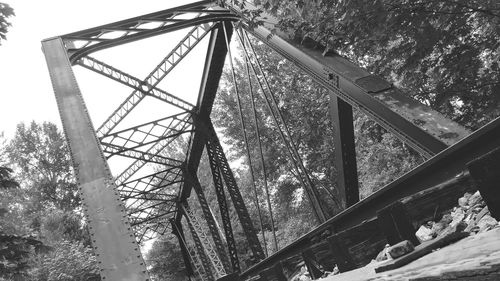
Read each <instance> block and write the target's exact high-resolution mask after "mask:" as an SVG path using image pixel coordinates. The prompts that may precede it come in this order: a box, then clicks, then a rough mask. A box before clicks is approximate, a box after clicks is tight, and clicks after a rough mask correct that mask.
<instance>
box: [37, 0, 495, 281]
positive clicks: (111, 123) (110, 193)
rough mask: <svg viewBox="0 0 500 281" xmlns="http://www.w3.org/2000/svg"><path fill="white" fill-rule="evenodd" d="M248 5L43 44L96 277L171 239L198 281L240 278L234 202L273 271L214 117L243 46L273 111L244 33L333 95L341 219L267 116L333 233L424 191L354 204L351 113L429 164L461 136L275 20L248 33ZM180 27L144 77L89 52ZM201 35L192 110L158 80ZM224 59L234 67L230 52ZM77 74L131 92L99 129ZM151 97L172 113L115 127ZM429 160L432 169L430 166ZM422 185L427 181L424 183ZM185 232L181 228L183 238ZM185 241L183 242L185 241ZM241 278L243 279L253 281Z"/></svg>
mask: <svg viewBox="0 0 500 281" xmlns="http://www.w3.org/2000/svg"><path fill="white" fill-rule="evenodd" d="M255 9H256V8H255V7H253V6H252V5H250V4H246V5H245V7H241V6H239V5H233V4H231V3H225V2H224V1H201V2H196V3H191V4H188V5H184V6H180V7H176V8H172V9H167V10H164V11H159V12H155V13H151V14H147V15H142V16H138V17H134V18H131V19H127V20H122V21H119V22H115V23H111V24H106V25H102V26H99V27H94V28H90V29H86V30H82V31H78V32H74V33H70V34H66V35H62V36H59V37H54V38H50V39H46V40H44V41H43V42H42V47H43V52H44V54H45V57H46V61H47V64H48V68H49V72H50V77H51V80H52V84H53V88H54V92H55V95H56V100H57V104H58V108H59V111H60V115H61V119H62V123H63V127H64V131H65V134H66V137H67V139H68V142H69V145H70V148H71V153H72V159H73V161H74V164H75V168H76V172H77V178H78V182H79V185H80V195H81V197H82V198H83V204H84V205H83V206H84V211H85V214H86V217H87V220H88V223H89V228H90V230H91V233H92V242H93V247H94V249H95V253H96V255H97V258H98V261H99V265H100V268H101V276H102V278H103V279H105V280H148V275H147V271H146V266H145V265H144V262H143V260H142V257H141V254H140V251H139V246H138V242H141V241H144V240H147V239H150V238H153V237H156V236H158V235H162V234H164V233H166V232H167V231H171V232H172V233H173V234H174V235H175V236H176V237H177V238H178V242H179V245H180V248H181V251H182V254H183V259H184V262H185V264H186V268H187V270H188V272H189V273H190V274H193V275H195V276H197V277H198V278H200V279H201V280H214V279H218V278H222V277H224V276H231V274H232V273H234V274H240V273H241V266H240V263H239V259H238V256H237V252H236V243H235V240H234V237H233V231H232V227H233V226H232V225H231V221H230V218H229V206H230V205H231V206H234V209H235V211H236V214H237V216H238V219H239V222H240V223H241V227H242V229H243V230H244V234H245V237H246V239H247V242H248V245H249V248H250V249H251V252H252V254H253V258H254V262H255V263H257V262H259V261H262V260H270V261H273V264H274V263H275V261H276V259H278V258H277V257H276V255H273V256H270V257H267V258H266V249H265V248H264V249H263V247H262V246H261V244H260V242H259V239H258V237H257V231H256V229H255V228H254V226H253V222H252V220H251V218H250V215H249V213H248V210H247V208H246V206H245V202H244V200H243V197H242V195H241V193H240V190H239V188H238V185H237V181H236V179H235V176H234V174H233V172H232V171H231V168H230V166H229V163H228V159H227V157H226V154H225V152H224V149H223V147H222V146H221V143H220V140H219V138H218V134H217V132H216V130H215V129H214V126H213V124H212V122H211V119H210V114H211V111H212V106H213V104H214V99H215V97H216V93H217V88H218V84H219V80H220V78H221V74H222V71H223V67H224V62H225V60H227V58H226V56H228V54H229V55H230V49H229V48H228V47H229V43H230V41H231V40H237V41H239V42H240V43H241V46H242V49H243V50H244V52H243V59H244V60H245V61H246V62H247V63H248V65H249V66H250V67H249V68H248V71H250V72H252V73H253V75H255V76H256V77H259V79H258V81H259V86H260V87H261V89H262V92H264V93H267V96H265V97H266V100H267V101H268V103H269V108H270V109H271V108H273V96H272V90H271V89H270V88H269V85H266V79H265V77H264V75H263V74H264V73H263V71H262V69H260V67H261V65H260V62H259V61H258V57H257V56H256V54H255V52H254V50H253V48H252V46H251V44H249V43H250V41H249V40H248V36H249V35H250V36H253V37H255V38H256V39H258V40H260V41H262V42H264V43H265V44H267V45H268V46H270V47H271V48H272V49H273V50H275V51H276V52H278V53H279V54H281V55H282V56H283V57H285V58H287V59H288V60H290V61H291V62H293V63H294V64H295V65H297V66H298V67H299V68H300V69H302V70H303V71H305V72H306V73H308V74H310V75H311V77H312V78H313V79H314V80H315V81H316V82H317V83H318V84H319V85H321V86H323V87H325V88H326V89H328V91H329V93H330V108H331V110H330V114H331V118H332V123H333V124H334V126H335V132H336V134H335V139H333V140H332V141H333V142H334V144H335V153H336V168H337V170H338V171H339V179H338V187H339V190H338V193H339V194H340V195H341V198H338V200H339V202H340V204H341V205H342V206H343V207H344V208H347V210H346V211H345V212H343V215H342V216H340V217H339V216H336V217H334V218H329V217H328V216H327V215H326V214H325V213H324V212H323V210H322V208H323V207H322V206H321V203H320V200H319V199H318V191H317V189H316V187H315V186H314V185H313V184H312V183H311V181H310V179H309V176H308V173H307V171H306V168H305V167H304V164H303V161H302V160H301V159H300V156H299V155H298V153H297V151H296V148H295V146H294V143H293V141H292V139H291V137H290V134H289V132H287V128H286V124H285V123H284V121H283V120H282V119H280V116H279V112H277V111H276V110H275V111H274V112H275V113H276V120H278V123H277V124H276V126H278V127H280V132H281V137H282V140H283V141H284V143H285V145H287V149H288V150H287V151H288V152H289V157H290V158H291V159H294V163H296V166H295V167H294V169H295V171H296V174H297V175H298V179H299V180H300V182H301V183H303V185H304V188H305V191H306V194H307V196H308V199H309V201H310V204H311V208H312V209H313V210H314V213H315V214H316V218H317V220H318V222H320V223H323V224H322V225H324V223H325V222H331V221H335V222H338V225H337V226H336V229H337V230H338V231H340V230H341V229H342V228H343V227H346V226H347V225H353V224H355V223H356V222H359V221H361V220H362V219H366V218H367V216H368V215H367V214H369V213H370V212H371V211H373V210H375V211H376V210H377V209H378V208H381V207H383V206H384V204H385V205H387V204H388V202H390V200H395V199H398V198H401V197H402V196H404V195H406V194H408V192H414V191H415V190H418V188H423V187H412V188H413V189H412V190H411V191H408V190H407V191H394V188H392V187H388V188H387V191H391V193H390V194H391V195H390V196H388V197H387V198H386V199H384V200H382V201H380V203H373V202H374V200H372V199H370V198H368V200H365V201H366V202H368V203H363V202H360V203H358V201H359V194H358V180H357V168H356V159H355V148H354V131H353V119H352V109H353V107H354V108H356V109H359V110H361V111H363V112H365V113H366V114H367V115H369V116H370V117H371V118H373V119H374V120H375V121H376V122H377V123H378V124H380V125H381V126H382V127H384V128H385V129H387V130H388V131H390V132H392V133H394V134H395V135H396V136H397V137H399V138H400V139H401V140H402V141H404V142H405V143H406V144H408V145H409V146H411V147H412V148H413V149H415V150H416V151H418V152H419V153H420V154H421V155H423V156H424V157H425V158H432V157H434V156H435V155H437V154H440V153H442V152H443V151H444V150H445V149H447V148H448V147H449V146H452V145H454V144H455V143H457V142H458V141H459V140H461V139H463V138H465V137H466V136H467V135H468V134H469V132H468V131H467V130H466V129H464V128H462V127H461V126H460V125H458V124H456V123H454V122H453V121H451V120H449V119H447V118H446V117H444V116H443V115H441V114H440V113H438V112H436V111H434V110H432V109H430V108H429V107H427V106H425V105H423V104H420V103H419V102H417V101H414V100H412V99H411V98H409V97H408V96H407V95H404V94H403V93H402V92H401V91H399V90H398V89H397V88H396V87H395V86H394V85H392V84H391V83H389V82H387V81H385V80H383V79H382V78H380V77H378V76H376V75H373V74H370V73H368V72H367V71H366V70H364V69H362V68H360V67H358V66H357V65H355V64H353V63H352V62H350V61H348V60H347V59H345V58H343V57H341V56H339V55H338V54H335V53H333V52H324V48H323V47H321V46H320V45H319V44H318V43H317V42H314V41H313V40H312V39H309V38H305V39H302V40H301V41H299V42H297V41H295V40H294V39H291V38H289V37H288V36H287V35H286V34H285V33H283V32H281V31H280V30H275V29H274V27H275V26H274V25H275V24H276V20H275V19H273V17H272V16H270V15H266V14H261V15H260V17H262V18H265V19H266V20H265V21H264V23H263V24H260V25H255V22H253V21H250V20H248V19H247V18H246V15H248V14H249V13H248V12H249V11H253V10H255ZM271 30H273V32H271ZM177 31H183V32H185V36H184V37H183V38H182V39H181V40H180V41H179V43H178V44H177V45H176V46H175V47H174V48H173V49H172V50H171V51H170V52H168V53H167V54H166V55H165V57H164V58H163V59H162V60H161V61H160V62H159V63H158V64H157V66H156V67H155V68H154V69H152V70H151V72H150V73H149V74H148V75H147V76H146V77H144V78H138V77H135V76H134V75H132V74H130V73H128V72H126V71H124V70H121V69H119V68H118V67H114V66H112V65H111V64H109V63H106V62H104V61H102V60H100V59H98V58H97V56H93V54H94V53H95V52H97V51H100V50H104V49H112V48H114V47H117V46H120V45H123V44H126V43H131V42H135V41H139V40H143V39H147V38H149V37H153V36H159V35H165V34H169V33H172V32H177ZM204 39H205V40H206V41H207V42H208V46H207V52H206V60H205V63H204V68H203V72H202V77H201V85H200V88H199V93H198V98H197V102H196V103H190V102H188V101H186V100H184V99H182V98H180V97H179V95H176V93H171V92H168V91H166V90H164V89H162V88H160V82H161V81H162V80H163V79H164V78H165V77H167V76H168V75H169V73H170V72H171V71H172V70H173V69H175V68H176V66H177V65H178V64H179V63H180V62H181V61H182V60H183V59H184V58H186V57H187V56H189V55H190V53H191V51H192V50H193V49H195V48H197V46H198V45H199V43H200V42H201V41H203V40H204ZM139 55H140V54H139ZM229 59H230V60H231V61H232V59H231V56H229ZM73 66H81V67H83V68H85V69H88V70H90V71H92V72H95V73H97V74H99V75H102V76H104V77H107V78H109V79H111V80H114V81H116V82H117V83H120V84H122V85H124V86H127V87H129V88H130V91H131V92H130V94H129V95H128V96H127V97H126V98H125V99H124V100H123V101H122V102H121V104H119V106H118V107H117V108H116V109H115V110H114V111H113V112H111V114H110V115H109V117H108V118H107V119H106V120H105V121H104V122H103V124H102V125H101V126H99V127H98V128H97V129H94V125H93V124H92V122H91V119H90V116H89V113H88V111H87V108H86V106H85V103H84V100H83V97H82V95H81V92H80V90H79V87H78V84H77V82H76V78H75V75H74V73H73ZM147 99H153V100H156V101H158V102H161V103H165V104H168V105H169V106H170V108H172V114H167V116H166V117H162V118H160V119H156V120H150V121H147V122H145V123H141V124H134V125H132V126H125V128H123V126H121V127H120V124H122V123H123V122H122V121H123V120H124V119H125V118H126V117H127V116H129V114H130V113H131V112H133V111H134V110H137V108H138V105H139V104H140V103H141V102H143V101H144V100H147ZM271 111H272V109H271ZM484 142H487V141H484ZM179 143H182V145H179ZM490 146H491V145H490V144H488V145H484V146H483V147H485V148H486V147H490ZM179 147H180V148H179ZM456 149H460V148H456ZM172 151H177V152H178V153H172ZM203 151H206V154H207V155H208V159H209V165H210V169H211V172H212V177H213V184H214V187H215V193H216V195H217V200H218V203H219V207H220V210H219V211H220V214H221V217H222V228H223V230H224V233H223V234H222V232H221V231H219V229H218V226H217V221H216V219H215V218H214V215H213V213H212V210H211V209H210V207H209V205H208V203H207V199H206V196H205V194H204V190H203V188H202V185H203V183H200V181H199V179H198V176H197V172H198V167H199V165H200V159H201V157H202V154H203ZM476 154H477V153H476V152H474V153H472V154H470V155H476ZM440 155H441V154H440ZM470 155H469V156H470ZM469 156H468V157H469ZM120 157H121V158H123V159H131V160H130V161H131V162H130V165H128V166H127V167H126V168H124V169H122V170H121V172H120V173H119V174H117V175H114V176H113V175H112V174H111V171H110V168H109V167H108V164H107V160H108V159H111V158H113V159H114V158H120ZM464 157H465V158H464V160H463V161H466V160H467V159H469V158H470V157H472V156H470V157H469V158H467V157H466V156H464ZM432 159H435V157H434V158H432ZM439 159H441V158H439ZM454 159H455V158H454ZM436 161H437V160H435V161H434V162H436ZM443 161H444V160H443ZM463 161H462V162H463ZM430 163H431V164H428V165H432V163H433V162H430ZM151 165H155V166H154V167H155V169H151V168H150V167H151ZM148 167H149V168H148ZM415 173H417V172H415ZM436 180H438V179H437V178H436V179H434V181H436ZM429 184H431V182H429V183H427V185H424V186H428V185H429ZM193 190H194V193H195V194H196V195H195V196H196V199H197V202H198V204H197V205H199V206H200V208H201V213H202V214H203V215H202V216H197V215H196V212H193V209H192V208H193V206H189V205H188V200H187V199H188V198H189V197H190V196H191V191H193ZM226 195H229V196H226ZM374 196H375V197H376V196H378V197H380V196H381V195H380V194H375V195H374ZM228 200H230V201H231V204H228V202H227V201H228ZM355 209H362V210H364V211H362V212H356V215H354V213H353V212H352V211H350V210H355ZM359 214H361V215H359ZM349 216H350V217H349ZM347 218H349V220H348V219H347ZM346 221H349V222H346ZM205 226H206V227H205ZM184 230H189V235H187V234H188V233H184ZM188 236H189V238H190V239H187V237H188ZM188 240H189V241H188ZM301 241H302V240H301ZM299 242H300V241H299ZM283 251H285V252H286V251H290V249H289V248H286V249H283V250H282V252H283ZM273 259H275V260H273ZM258 265H259V264H257V265H256V266H254V268H258ZM240 276H241V277H244V278H247V277H249V276H250V275H248V274H241V275H240Z"/></svg>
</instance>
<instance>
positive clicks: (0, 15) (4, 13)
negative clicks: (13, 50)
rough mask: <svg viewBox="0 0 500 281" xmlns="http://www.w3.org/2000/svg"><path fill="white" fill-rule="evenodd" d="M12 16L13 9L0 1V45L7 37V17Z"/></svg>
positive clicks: (8, 25) (8, 24) (8, 23)
mask: <svg viewBox="0 0 500 281" xmlns="http://www.w3.org/2000/svg"><path fill="white" fill-rule="evenodd" d="M13 16H14V9H12V8H11V7H10V6H9V5H8V4H6V3H2V2H0V45H1V44H2V41H3V40H5V39H7V36H6V34H7V31H8V29H9V27H10V26H11V24H10V22H9V18H11V17H13Z"/></svg>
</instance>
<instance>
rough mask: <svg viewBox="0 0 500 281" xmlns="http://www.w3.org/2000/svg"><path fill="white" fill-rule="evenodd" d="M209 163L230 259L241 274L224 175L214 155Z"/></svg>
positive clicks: (209, 156)
mask: <svg viewBox="0 0 500 281" xmlns="http://www.w3.org/2000/svg"><path fill="white" fill-rule="evenodd" d="M207 145H208V144H207ZM208 149H209V148H208V147H207V151H208ZM208 161H209V164H210V170H211V171H212V178H213V181H214V188H215V194H216V196H217V202H218V203H219V210H220V215H221V218H222V225H223V227H224V234H225V235H226V243H227V248H228V251H229V258H230V259H231V265H232V268H233V272H238V273H239V272H240V270H241V268H240V262H239V261H238V251H237V248H236V242H235V241H234V235H233V227H232V226H231V218H230V217H229V208H228V206H227V201H226V194H225V192H224V184H223V182H222V175H221V173H220V170H219V166H218V164H217V160H216V159H215V156H214V155H213V154H211V155H210V154H209V155H208Z"/></svg>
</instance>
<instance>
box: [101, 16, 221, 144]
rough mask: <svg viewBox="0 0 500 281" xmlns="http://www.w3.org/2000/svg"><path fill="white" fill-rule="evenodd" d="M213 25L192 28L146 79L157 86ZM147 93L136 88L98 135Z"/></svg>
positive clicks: (108, 129)
mask: <svg viewBox="0 0 500 281" xmlns="http://www.w3.org/2000/svg"><path fill="white" fill-rule="evenodd" d="M212 28H213V25H209V26H204V25H202V26H197V27H195V28H193V29H191V30H190V31H189V32H188V33H187V35H186V36H185V37H184V38H183V39H181V41H180V42H179V44H177V46H175V47H174V48H173V49H172V51H171V52H170V53H169V54H168V55H167V56H165V58H164V59H163V60H162V61H161V62H160V63H159V64H158V65H157V66H156V67H155V69H153V71H151V73H150V74H149V75H148V76H146V78H145V79H144V81H146V82H147V83H149V84H150V85H153V86H155V87H156V86H157V85H158V83H160V81H161V80H162V79H163V78H165V76H167V74H168V73H170V71H172V69H174V68H175V66H176V65H178V64H179V62H180V61H181V60H182V59H183V58H185V57H186V56H187V54H189V53H190V52H191V50H193V48H194V47H195V46H196V45H198V43H199V42H200V41H201V40H202V39H203V38H204V37H205V36H206V35H207V34H208V33H209V32H210V30H212ZM145 96H146V95H145V94H143V93H142V92H140V91H136V90H134V91H133V92H132V93H131V94H130V95H129V96H128V97H127V98H126V99H125V100H124V101H123V102H122V104H120V106H119V107H118V108H117V109H116V110H115V111H114V112H113V113H112V114H111V116H109V117H108V119H106V121H104V123H103V124H102V125H101V126H100V127H99V129H98V130H97V136H98V137H102V136H104V135H106V134H108V133H109V132H111V131H112V130H113V129H114V128H115V127H116V126H117V125H118V124H119V123H120V122H121V121H122V120H123V119H124V118H125V117H126V116H127V115H128V114H129V113H130V112H131V111H132V109H134V108H135V106H136V105H137V104H139V102H140V101H141V100H142V99H144V97H145Z"/></svg>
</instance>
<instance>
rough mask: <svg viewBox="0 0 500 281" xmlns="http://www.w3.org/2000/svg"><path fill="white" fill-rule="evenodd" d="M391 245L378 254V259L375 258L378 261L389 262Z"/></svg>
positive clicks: (387, 245)
mask: <svg viewBox="0 0 500 281" xmlns="http://www.w3.org/2000/svg"><path fill="white" fill-rule="evenodd" d="M389 247H390V245H389V244H386V245H385V247H384V249H382V251H380V253H378V255H377V257H376V258H375V260H376V261H385V260H387V259H388V258H389V257H388V255H387V250H388V249H389Z"/></svg>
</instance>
